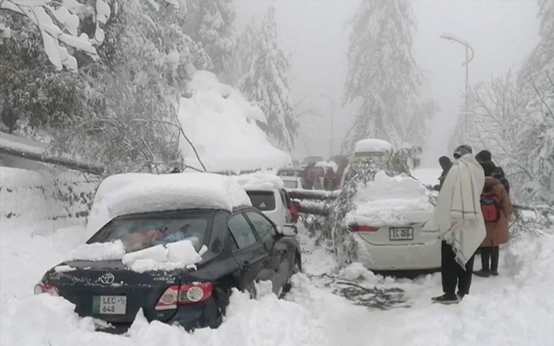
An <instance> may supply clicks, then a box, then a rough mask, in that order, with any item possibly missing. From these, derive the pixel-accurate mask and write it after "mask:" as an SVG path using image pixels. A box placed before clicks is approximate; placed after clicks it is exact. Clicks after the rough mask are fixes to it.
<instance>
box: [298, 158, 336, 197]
mask: <svg viewBox="0 0 554 346" xmlns="http://www.w3.org/2000/svg"><path fill="white" fill-rule="evenodd" d="M340 180H341V174H340V173H336V172H335V170H334V169H333V167H328V168H327V170H326V171H325V175H324V176H323V184H322V183H321V179H320V176H319V174H318V173H317V171H316V170H315V163H310V164H309V165H308V166H306V168H304V170H303V171H302V187H303V188H304V189H307V190H312V189H313V190H322V189H325V190H327V191H334V190H336V189H338V188H339V185H340Z"/></svg>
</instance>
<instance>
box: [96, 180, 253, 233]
mask: <svg viewBox="0 0 554 346" xmlns="http://www.w3.org/2000/svg"><path fill="white" fill-rule="evenodd" d="M241 205H251V202H250V198H248V195H247V194H246V192H245V191H244V189H243V188H242V187H241V186H240V185H239V184H237V182H236V181H235V180H234V179H232V178H230V177H227V176H223V175H217V174H210V173H177V174H159V175H157V174H149V173H127V174H117V175H112V176H110V177H108V178H106V179H104V181H103V182H102V183H101V184H100V186H99V187H98V190H97V192H96V195H95V197H94V203H93V206H92V209H91V212H90V215H89V222H88V225H87V229H88V231H89V232H96V231H97V230H98V229H100V227H102V226H104V225H105V224H106V223H107V222H108V221H110V220H111V219H113V218H115V217H117V216H121V215H128V214H136V213H145V212H157V211H167V210H178V209H196V208H202V209H225V210H229V211H231V210H233V208H235V207H238V206H241Z"/></svg>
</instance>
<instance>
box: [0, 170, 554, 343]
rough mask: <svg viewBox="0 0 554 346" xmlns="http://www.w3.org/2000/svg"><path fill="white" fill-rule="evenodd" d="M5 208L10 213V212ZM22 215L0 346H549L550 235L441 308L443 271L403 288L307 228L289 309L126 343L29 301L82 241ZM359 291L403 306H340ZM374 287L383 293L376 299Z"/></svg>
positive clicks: (509, 254)
mask: <svg viewBox="0 0 554 346" xmlns="http://www.w3.org/2000/svg"><path fill="white" fill-rule="evenodd" d="M10 179H11V180H14V179H15V178H14V177H11V178H10ZM23 179H24V178H23ZM21 185H25V182H24V181H23V182H21ZM14 191H15V190H14ZM13 199H14V200H16V201H18V202H20V203H23V202H24V203H25V204H26V205H28V207H29V208H30V209H32V208H36V206H33V203H35V200H26V199H25V197H24V196H19V195H18V194H15V195H14V196H13ZM14 203H16V202H14ZM0 207H1V208H2V209H3V211H5V210H4V208H5V206H4V205H3V204H0ZM3 214H4V213H2V215H3ZM25 217H26V218H27V220H26V222H25V223H22V220H18V221H17V222H14V220H12V219H6V218H2V219H1V220H0V222H1V231H0V240H1V241H0V293H1V304H0V344H1V345H25V346H44V345H53V346H74V345H80V346H97V345H102V344H105V345H112V346H146V345H154V344H156V345H157V344H160V345H165V346H183V345H191V346H223V345H225V346H235V345H237V346H238V345H264V346H273V345H275V346H277V345H279V346H281V345H285V346H288V345H291V346H292V345H294V346H296V345H306V346H312V345H313V346H315V345H318V346H319V345H321V346H335V345H352V346H362V345H368V343H369V344H371V345H376V346H388V345H406V346H412V345H413V346H416V345H429V346H435V345H436V346H439V345H440V346H443V345H456V346H488V345H503V346H520V345H525V346H544V345H551V344H552V332H551V329H552V326H553V325H554V299H553V298H552V294H551V291H552V287H553V286H554V267H553V266H552V262H553V261H554V228H550V229H543V230H542V234H541V235H538V234H535V233H530V232H529V233H526V232H524V233H522V234H521V235H518V236H515V237H514V238H513V239H511V240H510V242H509V243H508V244H507V246H505V247H503V248H501V258H500V268H499V272H500V275H499V276H497V277H490V278H480V277H474V278H473V284H472V287H471V292H470V295H468V296H466V298H464V300H463V301H462V302H461V303H460V304H458V305H451V306H444V305H440V304H433V303H431V299H430V298H431V297H433V296H435V295H439V294H441V293H442V292H441V277H440V273H435V274H432V275H426V276H422V277H419V278H417V279H414V280H408V279H402V278H390V277H388V278H385V277H382V276H379V275H375V274H373V273H371V272H370V271H368V270H366V269H365V268H364V267H363V266H361V265H360V264H358V263H352V264H351V265H349V266H348V267H345V268H341V267H340V266H339V264H338V263H337V261H336V260H335V258H334V257H333V256H332V255H331V254H330V252H329V251H327V250H326V246H325V245H326V244H325V241H323V242H322V243H321V244H319V243H316V237H314V238H311V237H309V236H308V234H307V231H306V230H305V229H303V228H302V227H300V234H299V235H298V236H297V238H298V239H299V241H300V243H301V246H302V251H303V262H302V267H303V271H304V273H303V274H298V275H296V276H294V277H293V280H292V285H293V288H292V291H291V292H290V293H289V294H287V295H286V297H285V299H277V297H276V296H275V295H274V294H272V293H266V294H264V295H263V296H262V297H260V298H259V299H258V300H251V299H249V298H248V296H247V295H246V294H244V293H241V292H237V291H235V292H233V294H232V295H231V299H230V305H229V306H228V308H227V315H226V317H225V318H224V321H223V324H222V325H221V326H220V327H219V328H217V329H200V330H196V331H195V332H193V333H187V332H186V331H185V330H183V329H182V328H180V327H177V326H170V325H166V324H163V323H160V322H156V321H154V322H148V321H147V320H146V319H145V318H144V316H143V315H142V314H141V313H139V314H138V315H137V317H136V318H135V321H134V323H133V325H132V327H131V329H130V331H129V334H128V335H123V336H120V335H111V334H107V333H99V332H94V331H93V330H94V328H95V325H103V326H106V323H102V322H100V321H99V320H95V319H92V318H90V317H86V318H81V317H79V316H78V315H77V314H76V313H75V312H74V308H75V306H74V305H73V304H71V303H70V302H68V301H67V300H64V299H63V298H61V297H52V296H49V295H47V294H41V295H37V296H35V295H33V287H34V285H35V284H36V283H37V282H38V281H39V280H40V278H41V276H42V275H43V274H44V272H45V271H46V270H48V269H49V268H52V267H54V266H56V265H57V264H58V263H60V262H61V261H62V260H63V259H64V258H66V257H68V255H69V254H70V252H71V249H74V248H75V247H76V246H77V245H78V244H80V243H82V242H83V241H85V240H86V238H84V234H85V232H84V228H83V226H82V225H79V224H78V223H79V220H78V219H75V220H73V221H74V222H75V225H74V226H72V227H70V228H56V229H55V230H54V231H52V232H44V231H43V229H44V228H45V227H47V228H50V227H53V226H55V225H59V224H57V223H53V221H48V222H47V221H44V220H35V219H34V216H33V215H31V213H28V214H26V215H25ZM41 230H42V231H41ZM316 235H317V234H316ZM479 262H480V261H479V257H477V258H476V265H475V269H476V270H478V269H480V265H479ZM64 268H65V266H64ZM347 285H350V286H347ZM356 286H357V287H362V288H364V289H366V290H367V291H368V292H366V293H364V294H363V295H362V296H361V298H363V299H366V300H368V301H370V300H371V298H376V297H377V298H379V299H377V300H378V301H381V302H382V303H383V302H384V303H385V304H386V303H387V299H390V297H397V298H398V299H399V301H398V303H397V304H392V305H385V306H384V308H383V309H380V308H376V307H374V306H367V305H364V304H365V303H364V301H363V300H362V299H358V298H356V297H354V298H349V299H347V298H346V297H344V294H343V289H344V288H345V287H351V288H354V289H356ZM373 288H376V289H377V291H376V292H377V293H371V292H370V290H369V289H373ZM393 290H401V291H399V292H396V291H393ZM264 291H265V290H264ZM379 292H384V294H381V295H380V294H379ZM395 292H396V293H395ZM387 297H389V298H387Z"/></svg>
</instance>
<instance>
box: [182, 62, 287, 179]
mask: <svg viewBox="0 0 554 346" xmlns="http://www.w3.org/2000/svg"><path fill="white" fill-rule="evenodd" d="M190 88H191V94H192V96H191V97H190V98H181V108H180V110H179V120H180V121H181V124H182V125H183V128H184V130H185V132H186V134H187V137H188V138H189V139H190V141H191V142H192V143H193V144H194V146H195V148H196V149H197V151H198V154H199V156H200V158H201V160H202V162H203V163H204V165H206V168H207V169H208V171H210V172H223V171H233V172H240V171H245V170H254V169H263V168H279V167H285V166H287V165H289V164H291V162H292V159H291V157H290V155H289V154H287V153H285V152H283V151H281V150H278V149H276V148H275V147H273V146H272V145H271V144H270V143H269V141H268V139H267V136H266V134H265V133H264V132H263V131H262V130H261V129H260V128H259V127H258V126H257V124H256V122H260V123H265V121H266V120H265V116H264V114H263V112H262V110H261V109H260V108H259V107H256V106H253V105H252V104H250V103H249V102H248V101H247V100H246V98H245V97H244V95H243V94H242V93H241V92H239V91H238V90H236V89H233V88H232V87H230V86H228V85H224V84H222V83H220V82H219V80H218V79H217V77H216V76H215V75H214V74H212V73H210V72H207V71H198V72H196V74H195V75H194V78H193V80H192V81H191V83H190ZM180 148H181V152H182V154H183V157H184V158H185V161H186V164H187V165H190V166H194V167H197V168H201V166H200V164H199V163H198V161H197V160H196V156H195V154H194V151H193V149H192V147H191V146H190V145H189V144H188V143H187V141H186V140H185V139H184V138H181V142H180Z"/></svg>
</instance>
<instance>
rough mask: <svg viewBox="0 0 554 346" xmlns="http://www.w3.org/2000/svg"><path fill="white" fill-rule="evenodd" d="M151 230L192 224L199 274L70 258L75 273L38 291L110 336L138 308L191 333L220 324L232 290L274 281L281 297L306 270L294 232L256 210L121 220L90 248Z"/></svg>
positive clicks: (47, 280)
mask: <svg viewBox="0 0 554 346" xmlns="http://www.w3.org/2000/svg"><path fill="white" fill-rule="evenodd" d="M154 225H157V226H158V227H157V229H158V230H162V232H163V233H167V232H172V231H173V230H175V229H183V228H187V227H186V226H192V227H188V230H187V231H186V234H185V237H187V238H193V237H194V238H196V239H198V241H197V242H196V243H195V248H196V249H197V250H200V248H201V247H202V246H206V247H207V252H206V253H204V254H203V255H202V261H201V262H200V263H198V264H197V265H196V266H197V270H194V269H190V268H189V269H186V268H185V269H176V270H173V271H147V272H143V273H139V272H135V271H132V270H130V269H129V268H127V267H125V266H124V265H123V264H122V261H121V260H107V261H82V260H75V261H67V262H64V263H62V264H61V265H63V266H65V267H69V268H71V270H70V271H59V270H56V268H52V269H51V270H49V271H48V272H47V273H46V274H45V275H44V277H43V278H42V280H41V282H40V283H39V284H38V285H37V286H36V287H35V293H36V294H40V293H49V294H52V295H59V296H62V297H63V298H65V299H67V300H69V301H70V302H72V303H73V304H75V311H76V312H77V313H78V314H79V315H80V316H90V317H94V318H97V319H100V320H103V321H106V322H108V323H109V324H110V325H111V328H107V329H105V330H104V331H107V332H113V333H123V332H125V331H126V330H127V329H128V328H129V327H130V326H131V324H132V323H133V321H134V319H135V316H136V315H137V312H138V311H139V310H140V309H142V311H143V313H144V316H145V317H146V318H147V319H148V320H149V321H154V320H156V321H160V322H165V323H167V324H179V325H181V326H183V327H185V328H187V329H194V328H199V327H217V326H218V325H219V324H220V323H221V321H222V316H223V314H224V313H225V308H226V306H227V305H228V303H229V296H230V294H231V290H232V289H233V288H238V289H240V290H246V291H249V292H250V293H251V295H253V296H256V294H257V293H256V288H255V287H256V286H255V283H256V282H258V281H263V280H270V281H272V284H273V290H274V292H275V293H276V294H279V295H280V294H282V293H283V292H286V291H287V290H288V289H290V284H289V280H290V277H291V276H292V275H293V274H294V273H296V272H299V271H300V270H301V257H300V256H301V255H300V248H299V244H298V241H297V240H296V238H295V237H294V235H295V234H296V229H295V227H294V226H284V227H276V226H275V225H274V224H273V223H272V222H271V221H270V220H269V219H268V218H267V217H266V216H265V215H263V214H262V213H261V212H260V211H258V210H257V209H255V208H252V207H240V208H235V209H234V210H233V212H229V211H227V210H212V209H194V210H175V211H164V212H155V213H142V214H134V215H125V216H120V217H117V218H115V219H114V220H112V221H111V222H109V223H108V224H107V225H105V226H104V227H103V228H102V229H100V230H99V231H98V232H97V233H96V234H94V235H93V236H92V238H90V239H89V240H88V242H87V244H93V243H106V242H112V241H115V240H122V239H124V238H125V237H128V236H131V237H138V236H142V235H144V234H145V232H147V231H149V230H151V229H152V226H154ZM143 246H145V247H146V248H149V247H152V246H153V244H152V243H145V244H143ZM56 267H59V266H56Z"/></svg>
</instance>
